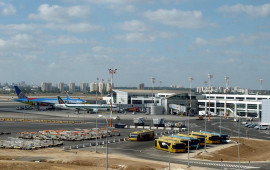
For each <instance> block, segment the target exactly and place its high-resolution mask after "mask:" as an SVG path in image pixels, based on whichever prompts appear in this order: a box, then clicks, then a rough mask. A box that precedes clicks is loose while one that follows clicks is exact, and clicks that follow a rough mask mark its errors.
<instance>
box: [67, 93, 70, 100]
mask: <svg viewBox="0 0 270 170" xmlns="http://www.w3.org/2000/svg"><path fill="white" fill-rule="evenodd" d="M66 96H67V101H69V100H70V97H69V95H68V92H67V91H66Z"/></svg>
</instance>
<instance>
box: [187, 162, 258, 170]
mask: <svg viewBox="0 0 270 170" xmlns="http://www.w3.org/2000/svg"><path fill="white" fill-rule="evenodd" d="M185 162H187V161H185ZM190 163H193V164H203V165H210V166H223V167H230V168H238V167H239V166H238V165H236V164H222V163H212V162H195V161H191V162H190ZM240 168H241V169H257V168H260V167H254V166H245V165H240Z"/></svg>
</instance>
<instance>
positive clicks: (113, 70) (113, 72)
mask: <svg viewBox="0 0 270 170" xmlns="http://www.w3.org/2000/svg"><path fill="white" fill-rule="evenodd" d="M116 70H117V69H113V68H112V69H109V73H110V74H111V75H112V78H111V115H110V127H112V103H113V75H114V74H116Z"/></svg>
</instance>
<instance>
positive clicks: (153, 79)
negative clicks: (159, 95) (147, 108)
mask: <svg viewBox="0 0 270 170" xmlns="http://www.w3.org/2000/svg"><path fill="white" fill-rule="evenodd" d="M151 80H152V104H153V105H154V83H155V81H156V78H155V77H152V78H151Z"/></svg>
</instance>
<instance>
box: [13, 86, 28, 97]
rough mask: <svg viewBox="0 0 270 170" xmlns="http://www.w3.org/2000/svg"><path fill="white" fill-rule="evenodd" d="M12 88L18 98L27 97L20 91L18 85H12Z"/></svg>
mask: <svg viewBox="0 0 270 170" xmlns="http://www.w3.org/2000/svg"><path fill="white" fill-rule="evenodd" d="M14 88H15V91H16V94H17V96H18V98H19V99H22V98H27V96H26V95H25V94H24V93H23V92H22V91H21V89H20V88H19V87H18V86H14Z"/></svg>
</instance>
